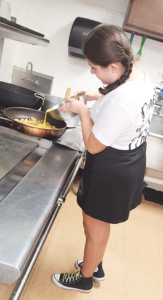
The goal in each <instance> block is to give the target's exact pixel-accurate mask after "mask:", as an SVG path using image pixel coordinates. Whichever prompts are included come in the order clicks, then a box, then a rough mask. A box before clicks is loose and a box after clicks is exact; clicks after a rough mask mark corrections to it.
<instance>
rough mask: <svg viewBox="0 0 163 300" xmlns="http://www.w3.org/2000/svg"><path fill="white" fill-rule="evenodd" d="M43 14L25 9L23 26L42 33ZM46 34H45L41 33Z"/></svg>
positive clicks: (22, 19) (22, 18)
mask: <svg viewBox="0 0 163 300" xmlns="http://www.w3.org/2000/svg"><path fill="white" fill-rule="evenodd" d="M42 16H43V12H39V11H33V9H32V8H30V9H28V8H23V9H22V12H21V19H20V22H21V25H23V26H24V27H27V28H30V29H32V30H35V31H38V32H40V27H41V22H42ZM41 33H44V32H41Z"/></svg>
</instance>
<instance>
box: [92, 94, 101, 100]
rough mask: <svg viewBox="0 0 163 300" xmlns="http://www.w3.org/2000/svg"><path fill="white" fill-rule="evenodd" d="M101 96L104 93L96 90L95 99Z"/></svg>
mask: <svg viewBox="0 0 163 300" xmlns="http://www.w3.org/2000/svg"><path fill="white" fill-rule="evenodd" d="M101 97H102V94H100V92H95V99H94V100H98V99H99V98H101Z"/></svg>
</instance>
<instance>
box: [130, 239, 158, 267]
mask: <svg viewBox="0 0 163 300" xmlns="http://www.w3.org/2000/svg"><path fill="white" fill-rule="evenodd" d="M125 254H126V262H127V263H131V264H134V265H137V266H140V267H141V266H143V268H144V269H151V270H156V271H160V272H162V271H163V268H162V265H161V264H160V254H159V248H158V246H157V244H156V245H148V244H141V243H139V242H138V241H134V240H128V239H126V240H125Z"/></svg>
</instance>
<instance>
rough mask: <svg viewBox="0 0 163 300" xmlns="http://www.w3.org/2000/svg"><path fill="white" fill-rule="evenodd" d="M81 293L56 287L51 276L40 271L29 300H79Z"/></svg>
mask: <svg viewBox="0 0 163 300" xmlns="http://www.w3.org/2000/svg"><path fill="white" fill-rule="evenodd" d="M79 296H80V292H75V291H67V290H64V289H61V288H59V287H58V286H56V285H55V284H54V283H53V282H52V280H51V274H50V273H47V272H44V271H42V270H40V271H39V272H38V274H37V280H36V281H35V282H34V284H33V285H32V287H31V289H30V293H29V296H28V300H40V299H41V300H54V299H57V300H69V299H71V300H79V299H80V298H79Z"/></svg>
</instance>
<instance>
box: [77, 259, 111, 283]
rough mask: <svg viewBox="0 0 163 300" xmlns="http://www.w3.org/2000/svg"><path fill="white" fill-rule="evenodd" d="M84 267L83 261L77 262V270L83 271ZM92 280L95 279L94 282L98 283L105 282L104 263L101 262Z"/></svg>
mask: <svg viewBox="0 0 163 300" xmlns="http://www.w3.org/2000/svg"><path fill="white" fill-rule="evenodd" d="M82 265H83V260H82V259H78V260H77V261H76V262H75V267H76V269H81V267H82ZM92 278H93V280H94V281H97V282H100V281H104V280H105V273H104V270H103V268H102V261H101V262H100V264H99V265H98V267H97V268H96V270H95V271H94V273H93V276H92Z"/></svg>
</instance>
